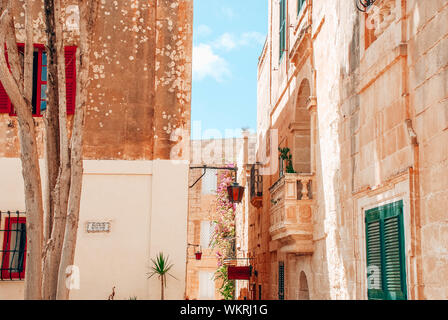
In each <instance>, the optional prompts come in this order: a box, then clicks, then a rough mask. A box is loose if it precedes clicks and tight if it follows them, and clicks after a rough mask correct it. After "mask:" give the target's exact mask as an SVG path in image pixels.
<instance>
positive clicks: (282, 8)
mask: <svg viewBox="0 0 448 320" xmlns="http://www.w3.org/2000/svg"><path fill="white" fill-rule="evenodd" d="M279 36H280V45H279V48H280V53H279V54H280V56H279V57H280V58H279V59H281V58H282V56H283V53H284V52H285V48H286V0H280V33H279Z"/></svg>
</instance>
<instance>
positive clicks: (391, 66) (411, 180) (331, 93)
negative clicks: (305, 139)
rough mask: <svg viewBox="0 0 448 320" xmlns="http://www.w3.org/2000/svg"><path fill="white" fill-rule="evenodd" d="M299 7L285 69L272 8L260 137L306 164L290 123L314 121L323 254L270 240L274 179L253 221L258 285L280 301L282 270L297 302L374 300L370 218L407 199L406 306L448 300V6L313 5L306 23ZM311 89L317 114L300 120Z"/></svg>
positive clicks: (316, 219) (394, 2) (317, 228)
mask: <svg viewBox="0 0 448 320" xmlns="http://www.w3.org/2000/svg"><path fill="white" fill-rule="evenodd" d="M296 2H297V1H287V6H288V12H289V14H288V19H289V20H287V22H286V25H287V26H290V25H291V28H290V30H289V31H288V32H287V36H286V37H287V43H288V44H289V45H288V46H287V48H286V52H285V54H284V55H283V57H282V59H281V60H280V61H279V53H278V52H279V50H278V25H279V20H278V19H279V18H278V16H279V14H278V9H279V8H278V4H277V3H276V2H275V1H269V8H270V11H269V34H268V39H267V43H266V46H265V49H264V51H263V54H262V57H261V58H260V59H261V60H260V61H261V62H259V80H258V81H259V84H258V87H259V90H265V88H269V99H266V98H264V93H263V94H262V93H261V92H259V102H258V123H259V127H258V130H259V132H258V136H259V137H264V136H268V135H269V133H268V129H277V130H278V136H279V145H280V146H281V147H289V148H291V149H292V154H293V157H297V156H298V155H303V154H305V155H306V154H307V148H303V147H300V144H296V138H295V137H297V134H296V133H295V131H294V128H299V129H300V130H304V129H307V128H306V126H305V127H304V126H303V125H302V126H299V127H298V126H297V124H296V123H292V120H291V119H294V121H296V122H299V123H300V121H302V124H303V123H304V121H308V122H309V126H310V133H309V134H310V141H311V142H310V143H311V146H310V149H309V154H308V155H307V156H308V158H309V159H310V160H311V169H310V171H311V173H313V174H314V175H315V183H314V185H313V192H314V193H315V198H314V201H315V208H314V209H313V233H314V235H313V239H314V252H313V254H312V255H299V254H295V255H294V254H284V253H282V244H281V243H279V242H272V241H271V237H270V234H269V229H268V227H266V225H269V215H270V207H271V204H270V194H269V187H270V186H271V185H273V184H274V183H275V181H277V179H278V177H279V176H278V173H273V174H272V175H266V176H264V192H263V197H264V198H263V207H262V208H261V209H256V208H254V207H252V208H251V210H250V216H249V219H250V224H253V225H254V227H253V228H252V229H251V228H250V229H249V230H250V232H249V239H250V242H249V248H250V249H251V251H252V253H254V254H255V255H256V257H257V259H256V262H255V265H256V269H257V270H258V271H259V273H258V277H254V278H253V279H252V282H253V283H255V284H256V285H257V288H258V285H259V284H261V285H262V287H263V289H262V295H263V298H266V299H278V292H277V290H278V288H277V281H278V280H277V277H278V271H277V270H278V262H279V261H283V262H284V263H285V272H286V279H285V288H286V292H285V293H286V296H285V298H286V299H298V298H299V297H300V298H304V297H306V296H307V295H306V294H305V292H307V291H306V290H305V288H308V294H309V297H310V298H311V299H366V298H367V285H366V282H367V279H366V257H365V230H364V212H365V210H367V209H369V208H372V207H375V206H379V205H382V204H384V203H389V202H391V201H397V200H403V201H404V212H403V214H404V221H405V226H404V228H405V255H406V284H407V298H408V299H446V297H447V291H446V283H447V281H448V277H446V276H445V274H446V272H445V271H446V270H445V269H446V267H445V266H446V259H445V256H446V250H447V245H446V239H445V237H446V215H444V213H445V212H444V208H445V207H446V205H447V201H448V198H447V192H448V185H447V184H446V181H448V179H447V178H445V176H446V175H447V174H448V170H447V169H448V168H447V159H446V158H447V154H448V153H447V147H446V146H447V145H448V137H447V112H446V110H447V97H448V94H447V90H448V82H447V81H446V72H447V65H448V57H447V56H446V52H448V50H446V49H445V47H446V44H445V43H446V39H447V36H448V30H447V29H446V23H444V22H446V21H447V14H448V5H447V4H446V2H445V1H440V0H430V1H411V0H407V1H405V0H403V1H402V0H383V1H381V0H380V1H377V3H376V5H377V6H378V8H379V9H380V11H378V12H379V13H378V12H377V13H375V11H374V10H376V8H372V10H370V11H369V13H368V14H364V13H361V12H359V11H358V10H357V9H356V8H355V4H354V2H345V1H334V2H331V3H330V2H327V1H318V0H314V1H307V2H306V3H307V4H306V6H305V7H304V9H302V10H301V13H300V14H299V15H297V8H296V6H297V4H296ZM378 14H379V15H378ZM375 15H376V16H375ZM372 16H374V20H371V17H372ZM375 19H377V20H376V21H377V22H378V23H375ZM372 21H373V22H372ZM370 26H372V28H373V29H371V28H370ZM372 35H373V36H372ZM267 64H269V65H270V66H269V69H270V70H268V71H267V70H266V68H268V67H267V66H266V65H267ZM304 79H306V81H308V82H309V83H310V90H309V94H308V99H305V100H306V102H305V107H306V109H307V110H308V112H309V115H305V114H303V113H298V111H297V110H298V109H300V108H301V107H303V103H302V102H301V101H303V99H302V98H303V97H301V94H300V92H301V87H302V85H303V83H304ZM267 82H269V83H270V84H269V85H267V84H266V83H267ZM297 115H299V116H298V117H297ZM265 124H269V125H268V126H266V125H265ZM299 136H300V135H299ZM302 136H303V135H302ZM259 141H261V138H260V140H259ZM297 146H299V147H297ZM297 149H299V153H297ZM261 150H262V147H261V145H259V146H258V150H257V155H258V156H259V157H261V153H262V152H261ZM302 271H303V274H304V275H305V276H303V275H302ZM441 275H442V276H441ZM305 277H306V281H305V280H304V279H305ZM305 282H306V286H305Z"/></svg>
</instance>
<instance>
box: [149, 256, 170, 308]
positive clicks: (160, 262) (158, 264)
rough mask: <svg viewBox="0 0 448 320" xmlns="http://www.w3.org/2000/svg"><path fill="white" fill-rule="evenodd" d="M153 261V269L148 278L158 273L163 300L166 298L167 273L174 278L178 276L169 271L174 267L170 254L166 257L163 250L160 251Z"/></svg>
mask: <svg viewBox="0 0 448 320" xmlns="http://www.w3.org/2000/svg"><path fill="white" fill-rule="evenodd" d="M151 261H152V263H153V266H152V268H151V269H152V271H151V272H150V273H149V277H148V279H149V278H151V277H152V276H154V275H157V276H158V277H159V279H160V284H161V287H160V289H161V292H160V297H161V300H164V298H165V287H166V275H169V276H170V277H173V278H174V279H176V277H174V276H173V275H172V274H170V273H169V271H170V270H171V268H172V267H173V264H172V263H171V264H170V263H169V257H168V256H166V257H165V256H164V255H163V253H162V252H160V253H159V254H158V255H157V258H156V259H151ZM176 280H177V279H176Z"/></svg>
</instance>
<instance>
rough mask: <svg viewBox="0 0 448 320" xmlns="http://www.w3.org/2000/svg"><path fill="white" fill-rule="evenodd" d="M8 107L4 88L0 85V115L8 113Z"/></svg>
mask: <svg viewBox="0 0 448 320" xmlns="http://www.w3.org/2000/svg"><path fill="white" fill-rule="evenodd" d="M10 106H11V104H10V103H9V98H8V95H7V94H6V91H5V88H3V85H2V84H1V83H0V113H9V109H10Z"/></svg>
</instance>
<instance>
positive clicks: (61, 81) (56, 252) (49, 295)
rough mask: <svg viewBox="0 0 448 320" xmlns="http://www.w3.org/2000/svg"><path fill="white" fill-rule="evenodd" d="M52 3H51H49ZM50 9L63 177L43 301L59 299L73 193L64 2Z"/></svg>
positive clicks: (57, 187)
mask: <svg viewBox="0 0 448 320" xmlns="http://www.w3.org/2000/svg"><path fill="white" fill-rule="evenodd" d="M47 2H48V1H47ZM51 2H52V3H51V4H49V5H48V8H49V11H51V12H48V14H49V16H50V17H51V16H52V17H53V19H54V22H55V23H54V30H49V31H50V32H52V33H54V34H55V39H56V41H55V43H54V45H55V49H56V57H57V68H56V70H57V75H56V77H57V79H58V84H57V87H58V106H59V137H60V141H59V147H60V149H59V155H60V164H59V165H58V167H59V174H58V178H57V182H56V185H55V189H54V192H53V203H54V204H53V208H54V216H53V223H52V230H51V237H50V240H49V242H48V243H47V247H46V250H45V256H44V274H43V277H44V278H43V283H44V285H43V298H44V299H51V300H54V299H56V293H57V285H58V271H59V264H60V261H61V252H62V244H63V241H64V233H65V224H66V216H67V202H68V195H69V190H70V158H69V154H70V150H69V145H68V134H67V114H66V109H67V107H66V93H65V90H66V85H65V59H64V53H65V52H64V39H63V32H62V26H63V21H64V20H63V16H62V7H61V0H53V1H51Z"/></svg>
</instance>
